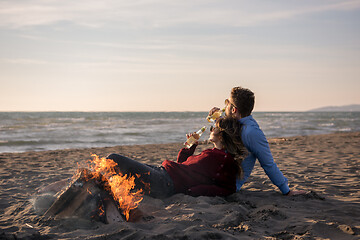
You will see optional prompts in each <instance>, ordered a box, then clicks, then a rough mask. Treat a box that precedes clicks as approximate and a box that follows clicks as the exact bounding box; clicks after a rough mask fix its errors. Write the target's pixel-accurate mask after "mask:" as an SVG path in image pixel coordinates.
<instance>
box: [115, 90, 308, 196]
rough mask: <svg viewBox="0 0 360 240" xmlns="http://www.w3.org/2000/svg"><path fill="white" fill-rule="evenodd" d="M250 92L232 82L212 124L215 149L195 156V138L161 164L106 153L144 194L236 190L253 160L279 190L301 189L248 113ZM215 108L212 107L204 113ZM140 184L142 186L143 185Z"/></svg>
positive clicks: (251, 99) (213, 193)
mask: <svg viewBox="0 0 360 240" xmlns="http://www.w3.org/2000/svg"><path fill="white" fill-rule="evenodd" d="M254 102H255V96H254V93H253V92H252V91H250V90H249V89H245V88H242V87H234V88H233V89H232V90H231V93H230V97H229V98H227V99H226V100H225V104H226V108H225V115H226V117H225V118H219V119H218V120H217V121H216V125H215V128H214V129H211V133H210V138H209V140H210V142H212V143H213V145H214V148H212V149H207V150H204V151H202V152H201V153H200V154H199V155H194V151H195V149H196V146H197V143H196V144H194V145H193V146H192V147H191V148H189V149H187V148H183V149H181V150H180V151H179V153H178V157H177V162H174V161H169V160H165V161H164V162H163V163H162V165H161V166H151V165H146V164H142V163H139V162H137V161H134V160H132V159H129V158H127V157H125V156H121V155H118V154H111V155H109V156H108V158H109V159H112V160H114V161H115V162H116V163H117V164H118V165H117V168H118V171H119V172H121V173H122V174H131V175H132V176H135V175H137V176H140V177H138V178H137V179H136V186H137V187H139V188H142V189H144V186H145V185H148V183H150V189H149V192H148V193H147V194H148V195H150V196H152V197H156V198H165V197H169V196H171V195H173V194H175V193H184V194H189V195H192V196H200V195H204V196H226V195H229V194H232V193H235V192H236V191H239V190H240V189H241V186H242V185H243V184H244V183H245V182H246V180H247V179H248V177H249V176H250V174H251V172H252V170H253V168H254V164H255V161H256V159H258V161H259V162H260V165H261V167H262V168H263V169H264V171H265V173H266V174H267V176H268V177H269V178H270V180H271V181H272V183H273V184H275V185H276V186H277V187H278V188H279V190H280V191H281V192H282V194H284V195H297V194H304V193H305V192H304V191H293V190H290V189H289V186H288V181H287V178H286V177H284V175H283V174H282V172H281V171H280V170H279V168H278V167H277V165H276V163H275V162H274V159H273V157H272V154H271V151H270V148H269V144H268V141H267V140H266V137H265V135H264V133H263V131H262V130H261V129H260V127H259V125H258V124H257V122H256V121H255V119H254V118H253V117H252V115H251V113H252V110H253V108H254ZM217 110H220V109H219V108H216V107H214V108H213V109H211V110H210V112H209V115H212V114H213V113H214V112H215V111H217ZM191 135H192V134H189V135H187V136H188V137H190V136H191ZM144 183H145V185H144Z"/></svg>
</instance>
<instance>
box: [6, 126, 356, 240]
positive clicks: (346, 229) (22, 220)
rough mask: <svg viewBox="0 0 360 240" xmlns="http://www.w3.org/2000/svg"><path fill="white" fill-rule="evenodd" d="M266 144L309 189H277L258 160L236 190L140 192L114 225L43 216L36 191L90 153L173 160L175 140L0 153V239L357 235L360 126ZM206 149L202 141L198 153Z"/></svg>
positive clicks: (296, 184)
mask: <svg viewBox="0 0 360 240" xmlns="http://www.w3.org/2000/svg"><path fill="white" fill-rule="evenodd" d="M269 142H270V147H271V150H272V153H273V155H274V157H275V159H276V163H277V164H278V166H279V168H280V169H281V170H282V172H283V173H284V175H285V176H286V177H287V178H288V179H289V183H290V186H291V188H293V189H298V190H306V191H311V192H309V193H308V194H306V195H305V196H292V197H289V196H283V195H281V193H280V192H279V190H278V189H277V188H276V187H275V186H274V185H272V183H271V182H270V180H269V179H268V177H267V176H266V175H265V173H264V172H263V170H262V168H261V167H260V165H259V164H258V163H257V164H256V166H255V168H254V171H253V173H252V176H251V177H250V178H249V179H248V183H246V184H245V185H244V186H243V188H242V190H241V191H240V192H239V193H236V194H233V195H231V196H228V197H225V198H222V197H196V198H195V197H191V196H186V195H183V194H176V195H174V196H172V197H170V198H168V199H165V200H159V199H153V198H150V197H145V198H144V200H143V201H142V202H141V204H140V207H139V209H140V210H141V211H142V212H143V213H144V215H143V216H142V217H140V221H139V222H135V223H134V222H120V223H115V224H103V223H100V222H90V221H88V220H82V219H78V218H68V219H60V220H54V219H44V218H42V217H41V215H39V214H37V212H38V213H41V212H43V210H44V209H41V207H43V208H45V207H46V206H44V205H45V203H47V201H46V196H41V197H40V196H39V194H37V190H39V189H40V188H41V187H43V186H46V185H48V184H50V183H52V182H55V181H57V180H62V179H64V178H69V177H71V176H72V175H73V173H74V171H75V169H76V168H77V163H82V162H84V161H85V160H88V159H91V156H90V154H92V153H95V154H97V155H99V156H101V157H105V156H107V155H108V154H110V153H120V154H123V155H126V156H128V157H131V158H134V159H136V160H138V161H141V162H144V163H148V164H155V165H158V164H161V162H162V161H163V160H165V159H170V160H175V159H176V156H177V152H178V150H179V149H180V148H181V144H180V143H179V144H163V145H151V144H150V145H142V146H118V147H109V148H91V149H71V150H56V151H43V152H26V153H3V154H0V184H1V188H0V216H1V217H0V227H1V232H0V239H15V238H17V239H48V238H53V239H359V238H360V171H359V164H360V148H359V146H360V132H354V133H338V134H329V135H315V136H299V137H291V138H277V139H270V140H269ZM209 147H211V146H210V145H206V144H202V145H200V146H199V147H198V149H197V152H199V151H201V150H203V149H206V148H209ZM47 197H49V196H47ZM49 198H51V197H49ZM34 199H38V201H35V202H36V203H37V204H38V205H37V206H36V207H37V208H36V209H34V205H33V203H34ZM39 199H42V203H41V204H40V200H39Z"/></svg>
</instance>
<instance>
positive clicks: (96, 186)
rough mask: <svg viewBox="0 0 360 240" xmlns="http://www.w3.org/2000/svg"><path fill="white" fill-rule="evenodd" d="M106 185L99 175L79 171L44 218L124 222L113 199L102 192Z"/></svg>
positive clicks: (104, 191) (105, 192)
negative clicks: (77, 218)
mask: <svg viewBox="0 0 360 240" xmlns="http://www.w3.org/2000/svg"><path fill="white" fill-rule="evenodd" d="M106 184H107V182H106V179H105V178H104V177H103V176H101V175H95V174H93V173H91V172H90V171H89V170H86V169H83V170H81V171H79V172H78V174H77V175H76V177H75V179H74V181H72V183H71V184H70V186H68V187H67V188H66V189H65V190H64V191H62V192H60V193H59V194H58V197H57V200H56V201H55V202H54V203H53V204H52V206H51V207H50V208H49V209H48V210H47V211H46V213H45V214H44V216H53V217H56V218H63V217H68V216H77V217H81V218H85V219H91V220H95V221H101V222H103V223H114V222H122V221H124V219H125V217H124V215H122V214H121V213H120V212H119V209H118V207H117V204H116V203H115V201H114V199H113V197H112V196H111V195H110V194H109V193H108V192H107V191H106V190H104V185H106Z"/></svg>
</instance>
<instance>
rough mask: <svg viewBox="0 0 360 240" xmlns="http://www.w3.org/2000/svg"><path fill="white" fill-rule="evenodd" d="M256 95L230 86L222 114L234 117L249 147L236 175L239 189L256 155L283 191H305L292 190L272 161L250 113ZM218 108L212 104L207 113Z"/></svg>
mask: <svg viewBox="0 0 360 240" xmlns="http://www.w3.org/2000/svg"><path fill="white" fill-rule="evenodd" d="M254 103H255V96H254V93H253V92H252V91H250V90H249V89H246V88H242V87H234V88H233V89H232V90H231V94H230V97H229V98H228V99H226V100H225V104H226V107H225V115H227V116H228V115H231V116H234V117H236V118H237V119H238V120H239V122H240V124H241V125H242V133H241V139H242V141H243V144H244V146H245V147H246V149H247V150H248V151H249V155H248V156H247V157H246V158H245V159H244V160H243V163H242V167H243V171H244V174H243V176H244V177H243V178H242V179H237V182H236V188H237V191H239V190H240V188H241V186H242V185H243V184H244V183H245V181H246V180H247V178H248V177H249V176H250V174H251V172H252V170H253V168H254V165H255V161H256V159H258V160H259V162H260V165H261V167H262V168H263V169H264V171H265V173H266V174H267V176H268V177H269V178H270V180H271V182H272V183H273V184H275V185H276V186H277V187H278V188H279V189H280V191H281V192H282V194H284V195H289V196H291V195H297V194H304V193H305V192H304V191H291V190H290V189H289V185H288V180H287V178H286V177H285V176H284V175H283V174H282V172H281V171H280V169H279V168H278V167H277V165H276V163H275V162H274V158H273V156H272V154H271V151H270V147H269V143H268V141H267V139H266V137H265V135H264V133H263V131H262V130H261V129H260V127H259V125H258V124H257V122H256V121H255V119H254V118H253V117H252V115H251V112H252V110H253V108H254ZM218 110H220V109H219V108H216V107H214V108H213V109H211V110H210V112H209V115H212V114H213V113H214V112H215V111H218Z"/></svg>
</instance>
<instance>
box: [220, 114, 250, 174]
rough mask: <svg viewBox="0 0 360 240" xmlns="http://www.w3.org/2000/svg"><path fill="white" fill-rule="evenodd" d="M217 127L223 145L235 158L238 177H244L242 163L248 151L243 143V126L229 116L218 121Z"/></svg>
mask: <svg viewBox="0 0 360 240" xmlns="http://www.w3.org/2000/svg"><path fill="white" fill-rule="evenodd" d="M216 127H217V128H218V129H219V133H218V134H219V136H220V139H221V143H222V145H223V147H224V148H225V150H226V151H227V152H228V153H230V154H232V155H233V156H234V159H235V162H236V165H237V167H238V175H239V177H242V175H243V170H242V167H241V163H242V161H243V159H244V158H245V156H246V149H245V147H244V145H243V143H242V141H241V125H240V123H239V121H238V120H237V119H236V118H234V117H232V116H227V117H224V118H220V119H218V120H217V121H216Z"/></svg>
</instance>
